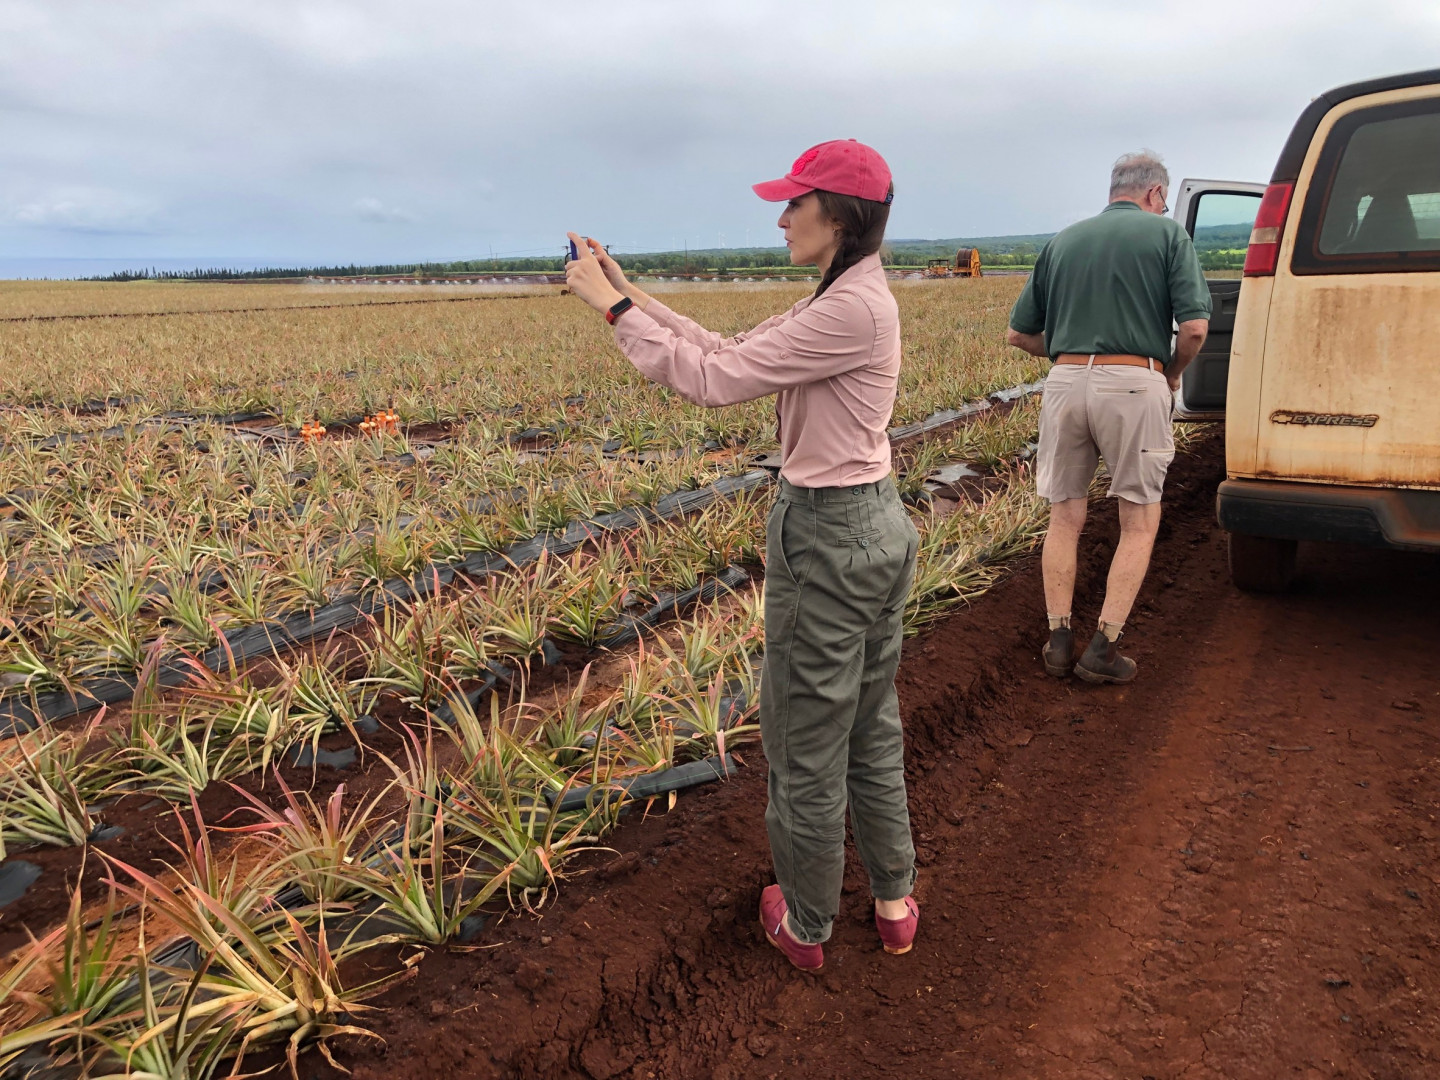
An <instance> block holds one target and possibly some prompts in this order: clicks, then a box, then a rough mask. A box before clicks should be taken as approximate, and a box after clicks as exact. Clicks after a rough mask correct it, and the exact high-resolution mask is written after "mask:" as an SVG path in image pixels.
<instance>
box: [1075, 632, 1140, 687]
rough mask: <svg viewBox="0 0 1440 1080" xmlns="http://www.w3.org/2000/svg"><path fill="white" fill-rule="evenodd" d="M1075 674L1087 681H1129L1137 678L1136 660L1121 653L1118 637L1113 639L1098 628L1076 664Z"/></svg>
mask: <svg viewBox="0 0 1440 1080" xmlns="http://www.w3.org/2000/svg"><path fill="white" fill-rule="evenodd" d="M1075 674H1076V675H1079V676H1080V678H1082V679H1084V680H1085V681H1086V682H1093V683H1127V682H1129V681H1130V680H1131V679H1133V678H1135V661H1134V660H1131V659H1130V658H1129V657H1128V656H1121V655H1120V643H1119V641H1118V639H1117V640H1116V641H1111V640H1110V639H1109V638H1107V637H1106V636H1105V631H1103V630H1096V631H1095V636H1094V637H1093V638H1091V639H1090V647H1089V648H1087V649H1086V650H1085V655H1084V656H1082V657H1080V662H1079V663H1078V664H1076V665H1075Z"/></svg>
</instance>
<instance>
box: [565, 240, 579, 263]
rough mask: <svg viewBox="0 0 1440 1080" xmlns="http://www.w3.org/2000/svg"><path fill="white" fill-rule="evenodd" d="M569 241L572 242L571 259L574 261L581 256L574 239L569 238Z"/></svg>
mask: <svg viewBox="0 0 1440 1080" xmlns="http://www.w3.org/2000/svg"><path fill="white" fill-rule="evenodd" d="M567 242H568V243H569V244H570V261H571V262H574V261H575V260H576V259H578V258H580V252H578V251H576V250H575V241H574V240H569V241H567Z"/></svg>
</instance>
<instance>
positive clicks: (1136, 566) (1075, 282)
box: [1006, 151, 1210, 683]
mask: <svg viewBox="0 0 1440 1080" xmlns="http://www.w3.org/2000/svg"><path fill="white" fill-rule="evenodd" d="M1169 189H1170V174H1169V173H1168V172H1167V171H1166V170H1165V166H1164V165H1163V164H1161V162H1160V158H1159V157H1158V156H1157V155H1155V154H1154V153H1152V152H1150V151H1142V152H1140V153H1135V154H1126V155H1125V156H1124V157H1122V158H1120V160H1119V161H1117V162H1116V163H1115V167H1114V169H1112V170H1111V173H1110V204H1109V205H1108V206H1106V207H1105V209H1104V210H1103V211H1102V212H1101V213H1099V214H1098V215H1096V216H1095V217H1093V218H1087V219H1086V220H1084V221H1081V222H1078V223H1076V224H1074V225H1071V226H1070V227H1069V228H1068V229H1065V230H1064V231H1062V232H1061V233H1059V234H1058V235H1056V236H1055V237H1054V238H1053V239H1051V241H1050V242H1049V243H1048V244H1046V245H1045V248H1044V250H1043V251H1041V252H1040V257H1039V258H1038V259H1036V261H1035V271H1034V273H1032V274H1031V275H1030V280H1029V281H1028V282H1026V284H1025V288H1024V291H1022V292H1021V294H1020V299H1018V300H1017V301H1016V302H1015V307H1014V309H1013V310H1012V311H1011V312H1010V331H1009V333H1008V334H1007V335H1006V340H1007V341H1008V342H1009V343H1010V344H1011V345H1015V346H1018V347H1019V348H1021V349H1024V350H1025V351H1026V352H1028V353H1031V354H1033V355H1035V356H1049V357H1050V358H1051V359H1052V360H1053V361H1054V367H1052V368H1051V370H1050V375H1049V377H1048V378H1047V379H1046V380H1045V397H1044V401H1043V403H1042V405H1041V407H1040V452H1039V455H1038V458H1037V462H1036V481H1037V485H1038V487H1039V492H1040V495H1041V497H1042V498H1045V499H1048V500H1049V502H1050V528H1049V531H1048V532H1047V533H1046V534H1045V548H1044V554H1043V556H1042V559H1041V565H1042V569H1043V571H1044V576H1045V608H1046V611H1047V613H1048V615H1049V622H1050V640H1049V642H1048V643H1047V644H1046V646H1045V670H1046V671H1048V672H1049V673H1050V674H1051V675H1056V676H1059V677H1064V676H1065V675H1067V674H1069V672H1070V670H1071V661H1072V658H1073V649H1074V638H1073V636H1072V633H1071V629H1070V614H1071V612H1070V604H1071V599H1072V597H1073V595H1074V592H1075V559H1076V552H1077V550H1078V548H1079V544H1080V531H1081V530H1082V529H1083V528H1084V526H1085V508H1086V497H1087V493H1088V491H1089V487H1090V482H1091V481H1092V480H1093V479H1094V477H1095V466H1096V463H1097V461H1098V459H1099V458H1101V457H1103V458H1104V459H1105V467H1106V468H1107V469H1108V470H1109V473H1110V490H1109V492H1108V494H1110V495H1112V496H1114V497H1115V498H1116V501H1117V502H1118V504H1119V507H1120V543H1119V545H1118V546H1117V547H1116V549H1115V557H1114V559H1113V560H1112V561H1111V563H1110V577H1109V580H1108V581H1107V583H1106V587H1105V604H1104V607H1103V608H1102V609H1101V611H1100V626H1099V629H1098V630H1097V631H1096V632H1095V636H1094V638H1093V639H1092V640H1091V642H1090V645H1089V647H1088V648H1086V650H1085V652H1084V655H1082V656H1081V657H1080V660H1079V662H1077V663H1075V665H1074V671H1075V674H1076V675H1079V676H1080V677H1081V678H1082V679H1085V680H1087V681H1089V682H1096V683H1125V682H1129V681H1130V680H1131V679H1133V678H1135V661H1134V660H1132V659H1130V658H1129V657H1127V656H1122V655H1120V652H1119V648H1118V642H1119V640H1120V632H1121V629H1122V628H1123V627H1124V625H1125V620H1126V619H1127V618H1128V617H1129V615H1130V608H1131V605H1132V604H1134V602H1135V595H1136V593H1138V592H1139V591H1140V583H1141V582H1142V581H1144V580H1145V571H1146V569H1147V567H1148V566H1149V565H1150V550H1151V548H1152V547H1153V545H1154V543H1155V532H1156V529H1157V528H1159V525H1160V493H1161V490H1162V489H1163V487H1164V484H1165V473H1166V471H1167V470H1168V469H1169V467H1170V461H1171V459H1173V458H1174V456H1175V441H1174V438H1173V437H1172V435H1171V430H1170V416H1171V410H1172V398H1171V394H1172V392H1173V391H1174V390H1176V389H1178V388H1179V386H1180V373H1181V372H1182V371H1184V370H1185V366H1186V365H1187V364H1189V363H1190V361H1191V360H1193V359H1194V358H1195V354H1196V353H1197V352H1199V351H1200V346H1201V344H1203V343H1204V341H1205V335H1206V333H1207V332H1208V331H1209V328H1210V291H1209V288H1208V287H1207V286H1206V284H1205V275H1204V273H1203V272H1202V271H1201V269H1200V260H1199V259H1198V258H1197V257H1196V255H1195V248H1194V246H1193V245H1192V244H1191V242H1190V237H1189V236H1187V235H1186V233H1185V230H1184V228H1183V227H1182V226H1181V225H1180V224H1179V223H1178V222H1176V221H1173V220H1172V219H1170V218H1169V217H1166V216H1165V215H1166V214H1167V213H1168V212H1169V209H1170V208H1169V207H1168V206H1167V205H1166V199H1167V196H1168V194H1169ZM1172 320H1173V321H1174V322H1178V323H1179V332H1178V334H1177V336H1176V338H1175V347H1174V353H1173V355H1172V353H1171V347H1170V334H1171V324H1172Z"/></svg>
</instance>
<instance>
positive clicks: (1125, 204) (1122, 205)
mask: <svg viewBox="0 0 1440 1080" xmlns="http://www.w3.org/2000/svg"><path fill="white" fill-rule="evenodd" d="M1126 209H1129V210H1139V209H1141V206H1140V204H1139V203H1137V202H1132V201H1131V200H1129V199H1116V200H1115V201H1114V202H1112V203H1111V204H1110V205H1109V206H1107V207H1105V209H1104V210H1101V211H1100V212H1101V213H1102V214H1107V213H1109V212H1110V211H1111V210H1126Z"/></svg>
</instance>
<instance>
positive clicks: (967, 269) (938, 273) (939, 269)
mask: <svg viewBox="0 0 1440 1080" xmlns="http://www.w3.org/2000/svg"><path fill="white" fill-rule="evenodd" d="M925 276H926V277H932V278H942V277H979V276H980V249H979V248H961V249H960V250H958V251H957V252H955V260H954V262H951V261H950V260H949V259H931V260H930V261H929V263H927V264H926V266H925Z"/></svg>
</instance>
